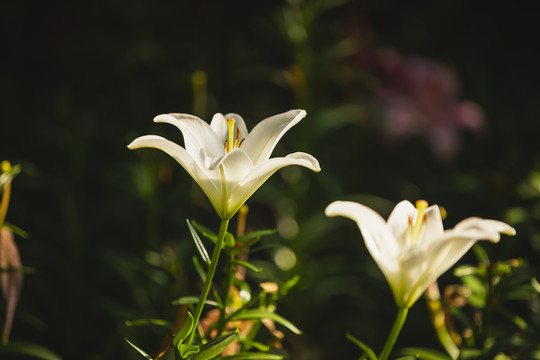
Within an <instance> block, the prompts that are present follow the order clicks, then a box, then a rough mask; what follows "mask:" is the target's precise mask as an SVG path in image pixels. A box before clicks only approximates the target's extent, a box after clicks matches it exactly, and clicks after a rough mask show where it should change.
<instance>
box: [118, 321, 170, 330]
mask: <svg viewBox="0 0 540 360" xmlns="http://www.w3.org/2000/svg"><path fill="white" fill-rule="evenodd" d="M141 325H156V326H160V327H164V328H167V329H172V327H173V324H172V323H171V322H170V321H167V320H163V319H137V320H126V326H141Z"/></svg>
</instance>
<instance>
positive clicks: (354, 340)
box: [345, 333, 377, 360]
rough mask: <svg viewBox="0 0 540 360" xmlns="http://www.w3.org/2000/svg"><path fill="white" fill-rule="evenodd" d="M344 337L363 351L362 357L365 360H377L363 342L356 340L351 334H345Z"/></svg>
mask: <svg viewBox="0 0 540 360" xmlns="http://www.w3.org/2000/svg"><path fill="white" fill-rule="evenodd" d="M345 337H346V338H347V339H349V340H350V341H352V342H353V343H354V344H355V345H356V346H358V347H359V348H360V349H362V350H364V355H365V357H366V358H369V359H371V360H377V356H376V355H375V352H374V351H373V350H372V349H371V347H369V345H367V344H366V343H364V342H363V341H360V340H358V339H357V338H355V337H354V336H352V335H351V334H349V333H347V334H345Z"/></svg>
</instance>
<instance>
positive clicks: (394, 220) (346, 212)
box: [326, 201, 515, 308]
mask: <svg viewBox="0 0 540 360" xmlns="http://www.w3.org/2000/svg"><path fill="white" fill-rule="evenodd" d="M326 214H327V215H328V216H345V217H348V218H351V219H353V220H355V221H356V222H357V223H358V225H359V227H360V230H361V232H362V235H363V237H364V240H365V243H366V246H367V248H368V250H369V252H370V254H371V256H372V257H373V259H374V260H375V262H376V263H377V265H378V266H379V268H380V269H381V271H382V273H383V274H384V276H385V277H386V279H387V281H388V283H389V285H390V287H391V289H392V293H393V294H394V299H395V301H396V304H397V305H398V306H399V307H402V308H409V307H411V306H412V305H413V304H414V303H415V301H416V300H418V298H419V297H420V296H421V295H422V293H423V292H424V291H425V290H426V288H427V287H428V286H429V284H431V283H432V282H433V281H435V280H436V279H437V278H438V277H439V276H441V275H442V274H443V273H444V272H445V271H447V270H448V269H450V268H451V267H452V266H453V265H454V264H455V263H456V262H457V261H458V260H459V259H460V258H461V257H462V256H463V255H464V254H465V253H466V252H467V251H468V250H469V249H470V248H471V247H472V246H473V245H474V244H475V243H476V242H477V241H478V240H490V241H492V242H497V241H499V239H500V234H501V233H503V234H509V235H514V234H515V230H514V229H513V228H512V227H511V226H509V225H507V224H505V223H503V222H500V221H495V220H484V219H480V218H468V219H465V220H463V221H462V222H460V223H459V224H458V225H456V227H455V228H454V229H451V230H447V231H444V228H443V226H442V220H441V215H440V209H439V207H438V206H436V205H434V206H431V207H427V203H426V202H425V201H420V202H417V208H414V207H413V206H412V204H411V203H410V202H408V201H402V202H400V203H399V204H398V205H396V207H395V208H394V210H393V211H392V214H391V215H390V217H389V218H388V223H386V222H385V221H384V220H383V219H382V217H380V216H379V215H378V214H377V213H375V212H374V211H373V210H371V209H369V208H367V207H365V206H363V205H360V204H357V203H352V202H343V201H338V202H334V203H332V204H330V205H329V206H328V208H327V209H326Z"/></svg>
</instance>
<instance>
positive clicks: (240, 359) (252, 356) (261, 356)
mask: <svg viewBox="0 0 540 360" xmlns="http://www.w3.org/2000/svg"><path fill="white" fill-rule="evenodd" d="M283 358H284V356H282V355H276V354H267V353H255V352H253V353H240V354H235V355H229V356H224V357H222V359H223V360H281V359H283Z"/></svg>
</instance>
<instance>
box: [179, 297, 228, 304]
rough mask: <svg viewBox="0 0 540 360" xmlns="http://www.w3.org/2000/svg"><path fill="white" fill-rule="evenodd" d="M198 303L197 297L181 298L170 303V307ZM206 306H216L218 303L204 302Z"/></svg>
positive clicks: (212, 301)
mask: <svg viewBox="0 0 540 360" xmlns="http://www.w3.org/2000/svg"><path fill="white" fill-rule="evenodd" d="M198 303H199V297H198V296H182V297H180V298H178V299H176V300H173V301H172V302H171V305H190V304H198ZM204 303H205V304H206V305H210V306H218V303H217V302H215V301H214V300H208V299H207V300H206V301H205V302H204Z"/></svg>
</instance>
